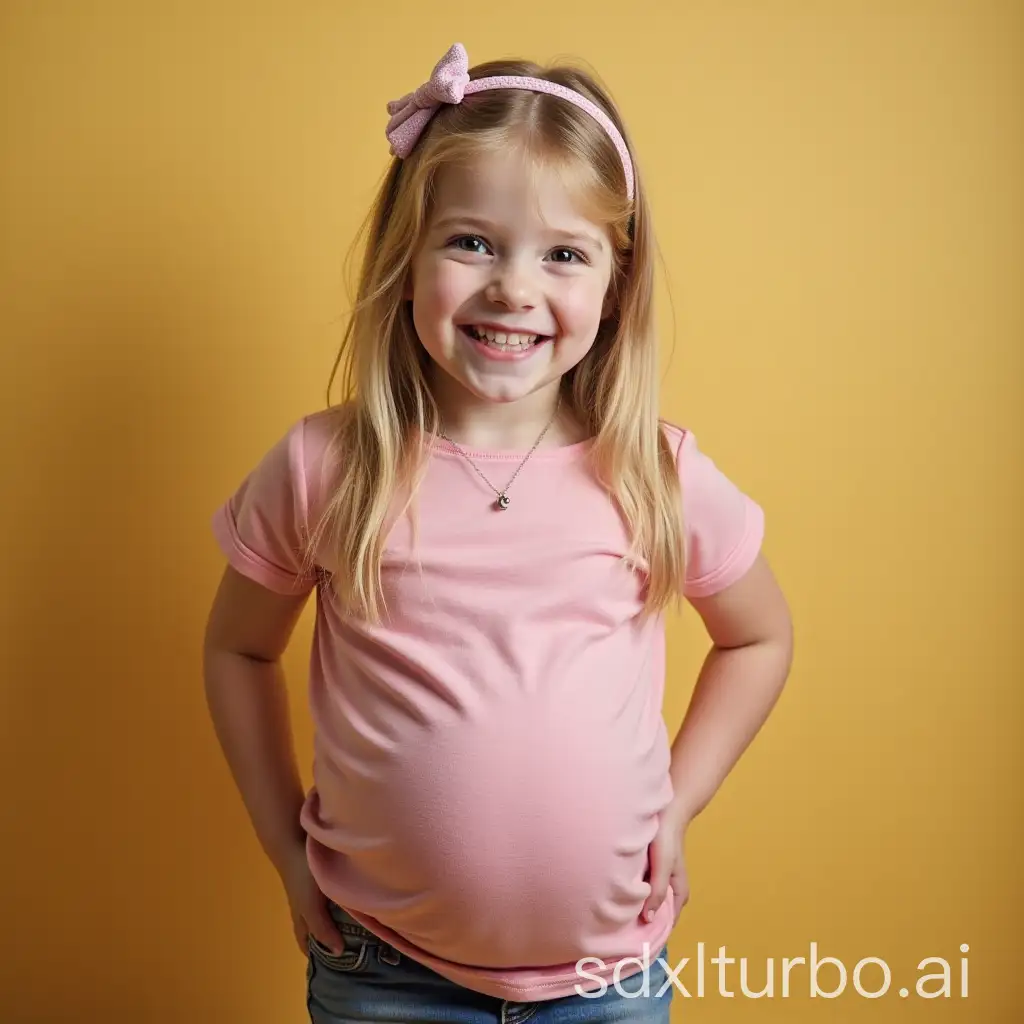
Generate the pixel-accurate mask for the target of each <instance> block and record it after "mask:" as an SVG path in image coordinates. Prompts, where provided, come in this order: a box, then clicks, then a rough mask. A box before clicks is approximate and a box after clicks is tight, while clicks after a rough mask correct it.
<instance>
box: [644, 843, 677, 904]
mask: <svg viewBox="0 0 1024 1024" xmlns="http://www.w3.org/2000/svg"><path fill="white" fill-rule="evenodd" d="M663 845H664V844H663V842H662V841H661V837H660V836H659V837H658V838H657V839H655V841H654V842H653V843H651V846H650V852H649V854H648V856H649V857H650V861H651V867H650V876H651V877H650V883H651V891H650V893H649V894H648V896H647V899H646V900H645V901H644V908H643V911H642V917H643V919H644V920H645V921H653V920H654V915H655V914H656V913H657V911H658V908H659V907H660V906H661V904H662V903H663V902H664V899H665V895H666V893H667V892H668V880H669V875H670V873H671V870H672V864H671V862H670V861H669V859H668V857H666V856H665V853H664V850H663V849H662V847H663Z"/></svg>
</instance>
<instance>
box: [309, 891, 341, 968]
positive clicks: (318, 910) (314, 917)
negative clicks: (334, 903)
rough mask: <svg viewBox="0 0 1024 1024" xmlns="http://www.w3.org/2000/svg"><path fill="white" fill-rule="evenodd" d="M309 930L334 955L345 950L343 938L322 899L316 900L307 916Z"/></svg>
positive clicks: (339, 954) (338, 954)
mask: <svg viewBox="0 0 1024 1024" xmlns="http://www.w3.org/2000/svg"><path fill="white" fill-rule="evenodd" d="M306 923H307V924H308V925H309V931H310V933H311V934H312V935H313V937H314V938H315V939H316V940H317V942H319V943H320V944H321V945H323V946H326V947H327V948H328V949H329V950H330V951H331V952H332V953H333V954H334V955H335V956H341V954H342V953H344V952H345V940H344V939H343V938H342V936H341V931H340V930H339V929H338V926H337V925H336V924H335V923H334V918H333V917H331V915H330V912H329V911H328V909H327V904H326V902H325V901H324V900H317V902H316V906H315V908H314V910H313V911H312V912H311V914H310V916H309V917H308V918H307V920H306Z"/></svg>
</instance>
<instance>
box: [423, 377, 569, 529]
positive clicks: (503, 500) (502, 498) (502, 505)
mask: <svg viewBox="0 0 1024 1024" xmlns="http://www.w3.org/2000/svg"><path fill="white" fill-rule="evenodd" d="M561 404H562V399H561V396H559V399H558V402H557V403H556V404H555V411H554V412H553V413H552V414H551V419H550V420H548V423H547V426H546V427H545V428H544V429H543V430H542V431H541V432H540V437H538V438H537V440H536V441H534V443H533V447H532V448H531V449H530V450H529V451H528V452H527V453H526V455H525V456H524V458H523V461H522V462H520V463H519V465H518V466H517V467H516V471H515V472H514V473H513V474H512V476H511V477H510V478H509V481H508V483H507V484H505V488H504V490H501V491H499V490H498V488H497V487H495V486H494V484H492V483H491V481H490V480H488V479H487V477H485V476H484V475H483V473H481V472H480V467H479V466H477V464H476V463H475V462H474V461H473V460H472V459H471V458H470V457H469V456H468V455H467V454H466V453H465V452H464V451H463V450H462V449H461V448H460V447H459V446H458V445H457V444H456V443H455V442H454V441H453V440H452V439H451V438H450V437H449V436H448V435H447V434H446V433H445V432H444V430H439V431H438V433H439V434H440V436H441V437H443V438H444V439H445V440H446V441H447V442H448V443H449V444H450V445H451V446H452V447H453V448H454V449H455V450H456V451H457V452H458V453H459V454H460V455H461V456H462V457H463V458H464V459H465V460H466V462H468V463H469V464H470V466H472V467H473V469H475V470H476V472H477V474H478V475H479V477H480V479H481V480H483V482H484V483H485V484H487V486H488V487H490V489H491V490H492V491H494V493H495V495H496V496H497V500H496V501H495V502H494V507H495V508H498V509H506V508H508V507H509V505H510V504H511V501H510V499H509V496H508V489H509V488H510V487H511V486H512V484H513V482H514V481H515V478H516V477H517V476H519V473H520V471H521V470H522V468H523V466H525V465H526V463H527V462H528V461H529V459H530V456H531V455H532V454H533V453H534V452H535V451H536V450H537V448H538V447H539V446H540V443H541V441H543V440H544V435H545V434H547V432H548V431H549V430H550V429H551V424H552V423H554V422H555V417H556V416H557V415H558V407H559V406H560V405H561Z"/></svg>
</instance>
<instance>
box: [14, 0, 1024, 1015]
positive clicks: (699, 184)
mask: <svg viewBox="0 0 1024 1024" xmlns="http://www.w3.org/2000/svg"><path fill="white" fill-rule="evenodd" d="M1022 39H1024V10H1022V5H1021V4H1020V3H1011V2H1001V3H1000V2H994V0H984V2H982V0H975V2H971V3H967V2H963V3H955V2H938V0H936V2H934V3H923V2H909V0H899V2H897V0H891V2H888V3H881V2H853V0H842V2H833V3H829V4H821V3H809V2H808V3H799V2H795V0H790V2H783V0H767V2H764V3H759V4H732V3H721V4H713V3H706V2H704V3H699V2H684V3H676V4H663V3H655V2H653V0H643V2H639V3H633V4H621V3H614V2H611V0H588V2H586V3H583V2H577V0H566V2H563V3H560V4H551V3H548V2H541V0H523V2H522V3H519V4H516V5H514V6H512V7H502V6H500V5H493V4H491V5H488V4H480V3H460V2H453V3H450V4H447V5H442V6H441V7H440V8H438V7H437V5H427V4H422V3H416V2H412V0H398V2H396V3H391V4H357V3H345V2H335V3H328V2H313V3H302V4H294V3H291V4H289V3H283V2H278V3H267V2H249V3H244V4H242V3H227V2H224V0H206V2H203V3H199V2H195V3H177V4H167V3H140V2H131V3H129V2H122V3H115V2H91V3H84V2H82V3H73V2H64V3H61V2H56V0H54V2H43V3H39V2H27V0H26V2H16V0H7V2H6V3H4V4H3V5H2V7H0V83H2V84H0V126H2V131H0V147H2V152H0V204H2V205H0V289H2V293H0V333H2V342H3V343H2V348H0V351H2V355H3V371H4V372H3V382H4V385H5V396H4V401H3V403H2V409H3V416H4V423H3V438H4V441H3V456H4V459H3V469H2V474H3V484H4V501H3V503H2V506H0V510H2V511H0V514H2V516H3V534H4V538H5V545H4V552H5V553H4V584H3V607H4V612H5V614H4V619H3V623H4V636H3V662H4V671H3V674H2V684H0V685H2V689H0V699H2V714H0V759H2V769H3V770H2V772H0V780H2V781H0V786H2V801H3V808H4V820H5V821H6V828H5V830H4V840H5V841H4V843H3V849H2V854H0V856H2V858H3V875H2V877H3V884H2V894H3V903H2V910H3V918H2V920H3V925H4V927H3V940H2V941H3V947H4V948H3V956H2V958H0V972H2V975H0V977H2V981H0V1020H3V1021H4V1022H5V1024H7V1022H10V1024H38V1022H56V1021H68V1020H75V1021H95V1022H102V1024H120V1022H125V1024H128V1022H131V1024H139V1022H143V1021H144V1022H152V1024H172V1022H174V1024H207V1022H209V1024H213V1022H217V1024H263V1022H265V1024H285V1022H288V1024H299V1022H302V1021H304V1020H306V1019H307V1018H306V1014H305V978H304V968H305V965H304V962H303V961H302V958H301V956H300V955H299V953H298V951H297V949H296V948H295V944H294V940H293V937H292V934H291V930H290V924H289V919H288V915H287V910H286V906H285V902H284V899H283V894H282V892H281V891H280V889H279V886H278V882H277V878H276V875H274V874H273V872H272V869H271V868H270V867H269V865H268V864H267V863H266V861H265V860H264V858H263V855H262V853H261V851H260V850H259V848H258V846H257V844H256V841H255V838H254V836H253V834H252V833H251V831H250V828H249V825H248V820H247V818H246V817H245V814H244V810H243V807H242V805H241V802H240V799H239V797H238V796H237V793H236V791H235V790H234V788H233V785H232V783H231V781H230V778H229V775H228V771H227V768H226V765H225V763H224V761H223V759H222V755H221V753H220V751H219V749H218V748H217V746H216V743H215V740H214V736H213V732H212V728H211V726H210V724H209V721H208V717H207V712H206V708H205V704H204V698H203V687H202V681H201V674H200V642H201V635H202V629H203V624H204V620H205V616H206V612H207V608H208V605H209V600H210V598H211V595H212V593H213V588H214V587H215V584H216V580H217V577H218V575H219V573H220V571H221V565H222V563H221V559H220V557H219V554H218V552H217V551H216V549H215V547H214V544H213V540H212V537H211V534H210V532H209V520H210V517H211V515H212V513H213V511H214V509H215V508H216V506H217V505H218V504H219V503H220V502H221V501H222V500H223V499H224V498H225V497H226V496H227V495H228V494H229V493H230V491H231V490H232V489H233V488H234V486H235V485H236V484H237V482H238V481H239V480H240V478H241V476H242V474H243V473H244V472H245V471H246V470H247V469H248V468H249V467H250V466H251V464H252V463H253V461H254V460H255V459H256V458H257V457H258V456H259V455H260V454H262V452H263V451H264V450H265V449H266V447H267V446H268V444H270V443H271V442H272V441H273V440H275V439H276V438H277V437H278V436H279V435H280V434H281V432H282V431H283V429H284V428H285V427H286V426H287V425H288V424H289V423H290V422H292V421H293V419H295V418H297V417H298V416H300V415H302V414H303V413H305V412H307V411H311V410H312V409H314V408H316V407H318V406H319V405H320V404H321V403H322V402H323V400H324V393H325V386H326V380H327V375H328V371H329V368H330V363H331V360H332V358H333V355H334V352H335V348H336V346H337V343H338V340H339V339H340V336H341V327H342V322H343V317H344V313H345V310H346V308H347V296H346V291H345V285H344V280H343V274H342V261H343V258H344V255H345V252H346V251H347V248H348V245H349V243H350V241H351V238H352V236H353V233H354V232H355V230H356V228H357V227H358V225H359V223H360V220H361V218H362V216H363V214H364V212H365V210H366V207H367V204H368V202H369V201H370V198H371V195H372V193H373V190H374V187H375V185H376V183H377V181H378V179H379V176H380V175H381V174H382V173H383V171H384V168H385V166H386V163H387V152H386V142H385V140H384V135H383V131H384V124H385V121H386V114H385V109H384V108H385V103H386V101H387V100H388V99H391V98H393V97H396V96H399V95H401V94H402V93H403V92H406V91H407V90H409V89H412V88H414V87H415V86H416V85H417V84H418V83H419V82H420V81H422V80H423V79H424V78H425V77H426V75H427V74H428V73H429V71H430V68H431V66H432V64H433V63H434V61H435V60H436V59H437V58H438V57H439V56H440V55H441V54H442V53H443V52H444V50H445V49H446V48H447V47H448V46H449V45H450V44H451V43H452V42H454V41H456V40H458V41H461V42H463V43H465V45H466V46H467V49H468V51H469V54H470V58H471V60H473V61H478V60H483V59H489V58H493V57H498V56H508V55H512V54H522V55H526V56H529V57H533V58H537V59H540V60H546V59H549V58H553V57H557V56H560V55H573V56H578V57H581V58H583V59H585V60H586V61H588V62H589V63H591V64H592V65H593V66H594V67H595V68H596V69H597V70H598V72H599V73H600V75H601V76H602V78H603V79H604V80H605V82H606V83H607V84H608V85H609V86H610V88H611V89H612V91H613V94H614V95H615V97H616V98H617V100H618V101H619V102H620V103H621V105H622V109H623V111H624V114H625V117H626V118H627V122H628V125H629V128H630V131H631V133H632V135H633V139H634V142H635V145H636V149H637V155H638V161H639V163H640V165H641V168H642V171H643V173H644V175H645V176H646V180H647V183H648V186H649V188H650V193H651V197H652V203H653V207H654V211H655V215H656V217H657V222H656V223H657V229H658V231H659V234H660V241H661V246H662V250H663V253H664V259H665V266H666V268H667V278H666V279H665V281H663V284H662V288H661V295H660V301H661V307H660V309H661V323H662V326H663V329H664V336H665V342H666V344H665V366H666V371H665V378H664V391H663V393H664V403H665V412H666V414H667V415H668V416H670V417H671V418H673V419H675V420H677V421H680V422H683V423H685V424H687V425H688V426H690V427H691V428H692V429H693V430H694V431H695V432H696V434H697V436H698V438H699V440H700V442H701V445H702V447H703V448H704V449H705V450H706V451H708V452H709V453H711V454H712V455H713V456H714V458H715V459H716V461H718V463H719V464H720V465H721V466H722V467H723V468H724V469H725V470H726V471H727V472H728V473H729V474H730V475H731V476H733V477H734V478H735V479H736V480H738V481H739V482H740V483H741V484H742V486H743V487H744V488H745V489H747V490H749V491H750V492H751V493H752V494H753V495H754V496H755V497H756V498H757V499H758V500H759V501H760V502H761V503H762V504H763V505H764V506H765V508H766V511H767V516H768V537H767V552H768V555H769V558H770V560H771V561H772V563H773V565H774V566H775V568H776V571H777V573H778V575H779V577H780V579H781V581H782V583H783V585H784V586H785V588H786V591H787V593H788V595H789V597H790V600H791V602H792V607H793V613H794V619H795V625H796V637H797V653H796V661H795V665H794V669H793V675H792V678H791V682H790V685H789V688H788V690H787V692H786V694H785V696H784V698H783V700H782V702H781V704H780V705H779V707H778V709H777V710H776V712H775V714H774V715H773V717H772V718H771V719H770V721H769V724H768V726H767V727H766V729H765V730H764V732H763V733H762V735H761V736H760V737H759V739H758V740H757V741H756V743H755V745H754V746H753V748H752V749H751V750H750V751H749V753H748V754H747V756H746V757H745V758H744V759H743V760H742V762H741V763H740V766H739V767H738V768H737V770H736V771H735V773H734V774H733V775H732V776H731V777H730V779H729V780H728V782H727V783H726V785H725V787H724V788H723V789H722V791H721V792H720V794H719V795H718V797H717V799H716V800H715V801H714V802H713V804H712V805H711V806H710V807H709V808H708V810H707V811H706V812H705V814H704V815H703V816H701V817H700V818H699V819H698V821H697V822H696V823H695V825H694V826H693V828H692V830H691V834H690V838H689V841H688V849H687V852H688V862H689V869H690V873H691V883H692V889H693V895H692V899H691V903H690V905H689V907H688V908H687V909H686V910H685V911H684V913H683V916H682V918H681V920H680V923H679V926H678V928H677V930H676V932H675V934H674V936H673V941H672V947H671V952H672V956H673V959H674V962H677V961H678V960H680V959H682V958H684V957H688V958H690V960H691V962H690V963H689V964H688V965H687V966H686V967H685V968H683V970H682V971H681V972H680V973H679V980H680V983H681V984H683V985H684V987H685V988H686V989H687V991H688V992H689V998H686V997H684V996H683V995H682V994H681V993H680V992H679V991H678V990H677V992H676V1004H675V1009H674V1013H673V1019H674V1020H677V1021H684V1020H699V1021H714V1022H716V1024H717V1022H722V1024H726V1022H731V1021H762V1022H777V1021H785V1022H787V1024H800V1022H805V1021H806V1022H811V1021H823V1022H829V1024H833V1022H840V1024H845V1022H847V1021H850V1022H854V1021H860V1020H871V1021H872V1022H887V1021H894V1022H895V1021H900V1022H904V1021H921V1022H925V1021H928V1022H933V1021H946V1020H956V1021H963V1022H965V1024H1000V1022H1007V1024H1009V1022H1017V1021H1021V1020H1024V995H1022V989H1021V984H1020V977H1019V975H1020V962H1019V957H1020V949H1021V945H1020V944H1021V938H1022V935H1021V929H1020V920H1021V914H1022V911H1024V907H1022V899H1021V895H1022V881H1021V877H1022V875H1021V871H1020V866H1019V864H1018V858H1019V856H1020V840H1021V838H1022V836H1021V822H1022V806H1021V780H1022V772H1021V769H1022V760H1024V756H1022V753H1021V725H1022V707H1024V698H1022V688H1024V687H1022V683H1024V679H1022V676H1024V672H1022V668H1024V658H1022V644H1021V633H1022V627H1021V624H1022V622H1024V616H1022V600H1021V589H1022V585H1021V578H1022V568H1024V566H1022V558H1021V548H1022V542H1021V531H1022V522H1024V519H1022V515H1021V502H1022V499H1024V487H1022V447H1024V429H1022V427H1024V424H1022V415H1021V397H1022V382H1024V375H1022V362H1024V359H1022V351H1024V315H1022V298H1021V282H1022V280H1024V276H1022V274H1024V259H1022V248H1024V237H1022V227H1024V217H1022V212H1024V211H1022V194H1021V193H1022V182H1024V140H1022V129H1021V125H1022V121H1021V105H1020V104H1021V97H1022V95H1024V65H1022V52H1021V51H1022ZM666 281H667V283H665V282H666ZM669 293H670V294H671V296H672V305H671V307H670V305H669V304H668V302H667V296H668V294H669ZM311 623H312V609H311V608H310V609H309V610H308V611H307V614H306V615H305V617H304V619H303V621H302V624H301V626H300V628H299V630H298V634H297V636H296V639H295V643H294V646H293V647H292V649H291V651H290V653H289V655H288V661H287V667H288V671H289V674H290V677H291V681H292V689H293V714H294V719H293V722H294V728H295V733H296V742H297V745H298V751H299V755H300V757H301V759H302V763H303V769H304V772H305V773H306V774H305V779H306V780H307V781H308V779H309V758H310V753H311V745H310V744H311V737H310V732H309V724H308V720H307V717H306V697H305V689H304V686H305V674H304V670H305V661H306V648H307V645H308V642H309V638H310V627H311ZM669 629H670V635H669V643H670V651H671V661H670V666H669V673H670V675H669V682H668V690H669V697H668V702H667V706H666V716H667V719H668V721H669V724H670V726H671V727H672V728H673V729H674V728H675V726H676V724H677V723H678V721H679V719H680V717H681V715H682V713H683V709H684V707H685V705H686V701H687V699H688V696H689V693H690V689H691V687H692V685H693V681H694V678H695V676H696V672H697V669H698V667H699V664H700V661H701V659H702V658H703V655H704V652H705V641H704V639H703V636H702V634H701V632H700V630H699V628H698V624H697V621H696V617H695V616H693V615H692V613H685V614H683V615H682V616H681V618H679V619H676V618H673V619H672V621H671V622H670V626H669ZM812 943H816V944H817V945H816V946H815V947H812ZM700 944H703V946H701V945H700ZM962 944H963V945H966V946H967V947H968V951H967V952H966V953H963V952H961V946H962ZM720 946H724V947H726V950H725V952H726V956H727V957H732V958H735V960H736V962H735V963H732V964H725V965H724V971H725V979H724V984H723V985H720V984H719V973H718V971H719V969H718V966H717V965H715V964H712V963H711V958H712V957H714V956H717V955H718V949H719V947H720ZM814 949H816V950H817V956H818V957H819V958H823V957H834V958H837V959H838V960H840V961H841V962H842V964H843V966H844V969H845V972H846V989H845V991H844V992H843V993H842V994H841V995H840V996H839V997H838V998H836V999H828V998H824V997H821V996H819V997H816V998H811V997H810V996H809V984H810V982H809V970H808V967H807V966H796V967H794V968H793V969H792V971H791V974H790V986H789V991H788V993H787V992H785V991H784V990H783V985H782V965H781V961H782V959H783V958H786V957H790V958H793V957H804V958H805V960H808V959H809V958H810V957H811V956H812V955H814V952H813V950H814ZM930 957H939V958H943V959H944V960H945V961H947V962H948V964H949V965H950V970H951V976H950V991H951V995H950V998H940V999H926V998H923V997H922V996H921V995H918V994H917V993H916V992H915V984H916V980H917V978H918V977H919V975H921V974H929V973H934V972H936V971H938V970H939V966H938V965H937V964H931V965H925V966H924V967H923V968H920V969H919V968H918V965H919V964H920V963H921V962H922V961H924V960H925V959H926V958H930ZM698 958H703V960H704V962H705V966H704V977H705V982H704V990H703V994H700V993H699V991H698V975H697V970H696V965H695V961H696V960H697V959H698ZM768 958H773V959H774V965H773V966H774V972H775V991H774V993H773V994H771V995H766V996H764V997H762V998H759V999H754V998H751V997H749V996H747V995H744V993H743V991H742V990H741V987H740V981H741V979H740V961H741V960H744V959H745V961H746V968H747V977H746V982H747V987H748V990H753V991H759V990H761V989H763V988H764V986H765V978H766V971H767V960H768ZM865 958H880V959H884V961H885V962H886V963H887V964H888V967H889V970H890V972H891V988H890V990H889V992H888V993H887V994H885V995H883V996H881V997H880V998H877V999H870V998H867V997H866V996H864V995H861V994H858V992H857V991H856V990H855V988H854V980H855V979H854V970H855V968H856V966H857V964H858V962H859V961H862V960H864V959H865ZM962 960H964V961H966V970H967V976H966V977H967V985H968V987H967V993H966V996H965V995H964V994H963V989H962V985H963V980H964V968H963V965H962V963H961V961H962ZM856 978H857V980H858V981H859V984H860V988H861V990H862V991H864V992H872V991H877V990H878V989H879V987H880V986H882V985H883V983H884V980H885V979H884V975H883V972H882V969H881V967H880V965H879V964H878V963H877V962H873V963H866V964H864V965H862V969H861V970H860V971H859V972H858V973H857V975H856ZM818 980H819V984H820V987H821V988H822V989H823V990H824V991H826V992H831V991H833V990H835V988H836V987H837V986H838V985H839V983H840V981H841V980H842V976H841V974H840V971H839V969H838V968H837V967H836V966H835V965H832V966H831V967H829V966H825V967H822V968H821V970H820V973H819V976H818ZM902 987H907V988H909V989H910V995H908V996H907V997H906V998H901V997H900V995H899V989H900V988H902ZM925 987H926V989H927V990H934V988H935V985H934V983H929V984H928V985H926V986H925ZM723 990H724V991H726V992H731V993H733V995H732V996H731V997H730V996H727V995H724V994H723Z"/></svg>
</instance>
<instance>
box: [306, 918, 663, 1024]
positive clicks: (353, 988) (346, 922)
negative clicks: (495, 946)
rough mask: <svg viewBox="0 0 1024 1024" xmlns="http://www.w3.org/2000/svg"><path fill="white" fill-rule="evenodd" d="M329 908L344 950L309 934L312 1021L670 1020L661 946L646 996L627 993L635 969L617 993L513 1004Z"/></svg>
mask: <svg viewBox="0 0 1024 1024" xmlns="http://www.w3.org/2000/svg"><path fill="white" fill-rule="evenodd" d="M327 905H328V908H329V909H330V912H331V916H332V917H333V918H334V921H335V923H336V924H337V925H338V930H339V931H340V932H341V936H342V938H343V939H344V943H345V948H344V951H343V952H342V953H341V954H340V955H338V956H335V954H333V953H331V951H330V950H328V949H326V948H324V947H323V946H322V945H321V944H320V943H319V942H317V941H316V939H314V938H313V937H312V936H311V937H310V940H309V960H308V966H307V970H306V1006H307V1008H308V1009H309V1019H310V1021H311V1024H351V1022H356V1021H362V1022H370V1021H373V1022H381V1021H397V1022H400V1024H429V1022H433V1021H450V1022H452V1024H525V1022H526V1021H530V1024H606V1022H611V1021H630V1022H632V1024H669V1004H670V1002H671V1000H672V985H671V984H668V985H666V984H665V982H666V980H667V979H668V974H667V972H666V970H665V967H664V964H665V963H667V962H668V950H667V949H665V950H662V952H661V955H660V957H659V958H658V960H657V962H656V963H654V964H652V966H651V970H650V972H649V974H648V977H647V991H648V992H649V993H650V994H649V995H637V996H632V995H631V993H633V992H638V991H639V990H640V989H641V987H642V985H643V981H644V979H643V975H642V974H637V975H634V976H633V977H632V978H625V979H623V980H622V982H621V983H620V984H619V986H618V989H619V990H617V989H616V986H614V985H613V984H611V983H610V982H609V984H608V987H607V988H606V989H605V991H604V993H603V994H601V995H598V996H594V997H587V996H582V995H577V994H572V995H568V996H562V997H561V998H558V999H549V1000H544V1001H542V1002H536V1003H517V1002H512V1001H503V1000H501V999H497V998H495V997H494V996H486V995H483V994H482V993H480V992H473V991H471V990H470V989H467V988H464V987H463V986H461V985H457V984H455V982H452V981H448V980H447V979H446V978H442V977H441V976H440V975H439V974H437V973H435V972H434V971H432V970H431V969H430V968H428V967H426V966H425V965H423V964H420V963H418V962H417V961H415V960H412V959H410V958H409V957H408V956H406V955H405V954H403V953H399V951H398V950H396V949H395V948H394V947H392V946H390V945H388V944H387V943H386V942H384V941H382V940H381V939H379V938H378V937H377V936H375V935H373V934H372V933H371V932H369V931H368V930H367V929H366V928H364V927H363V926H362V925H361V924H359V922H358V921H356V920H355V919H354V918H352V917H350V916H349V915H348V914H347V913H346V912H345V911H344V910H342V909H341V907H339V906H337V905H336V904H334V903H332V902H330V901H328V904H327ZM662 989H664V991H662Z"/></svg>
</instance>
